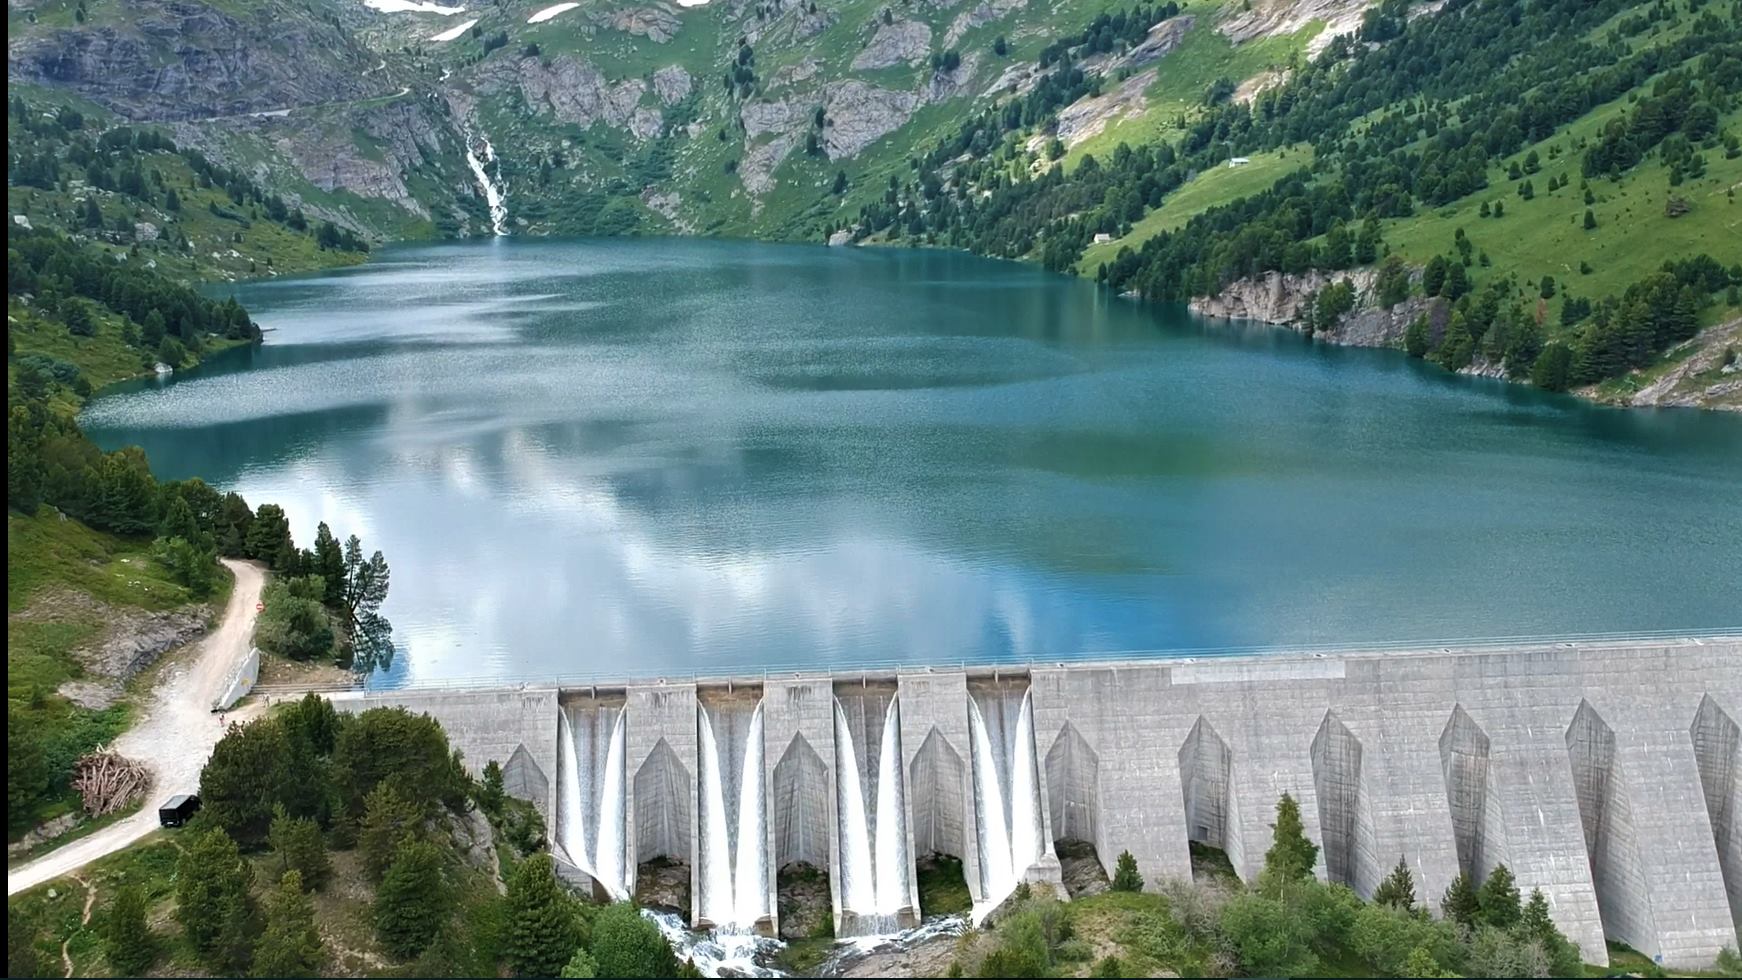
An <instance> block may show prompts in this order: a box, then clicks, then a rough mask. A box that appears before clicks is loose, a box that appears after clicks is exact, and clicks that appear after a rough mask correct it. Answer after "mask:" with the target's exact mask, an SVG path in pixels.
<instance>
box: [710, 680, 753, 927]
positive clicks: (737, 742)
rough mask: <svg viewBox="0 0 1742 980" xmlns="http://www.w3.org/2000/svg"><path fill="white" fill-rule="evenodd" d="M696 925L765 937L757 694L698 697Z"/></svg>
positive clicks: (720, 694) (714, 693) (740, 693)
mask: <svg viewBox="0 0 1742 980" xmlns="http://www.w3.org/2000/svg"><path fill="white" fill-rule="evenodd" d="M697 694H698V702H699V703H698V708H697V711H696V739H697V755H698V756H699V758H698V763H699V766H698V779H697V787H696V789H697V795H698V799H699V806H700V815H701V821H700V828H701V840H700V842H699V844H698V848H697V849H698V851H699V860H700V866H699V868H698V869H697V872H696V874H695V886H696V888H697V896H696V899H697V901H696V908H697V921H696V925H697V926H698V927H703V928H714V929H718V930H720V931H722V932H769V931H772V929H771V928H770V922H769V920H770V919H771V916H772V909H771V908H770V907H769V894H770V890H771V886H770V882H769V880H768V879H769V867H768V860H767V855H768V820H767V814H766V809H765V805H766V799H765V792H766V789H765V786H764V772H763V739H762V699H761V695H760V693H757V694H755V695H746V694H745V693H744V692H736V693H730V692H697Z"/></svg>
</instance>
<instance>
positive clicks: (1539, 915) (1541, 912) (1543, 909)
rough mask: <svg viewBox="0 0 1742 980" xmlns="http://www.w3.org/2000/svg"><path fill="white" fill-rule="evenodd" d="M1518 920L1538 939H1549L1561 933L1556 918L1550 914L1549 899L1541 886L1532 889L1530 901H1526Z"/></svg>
mask: <svg viewBox="0 0 1742 980" xmlns="http://www.w3.org/2000/svg"><path fill="white" fill-rule="evenodd" d="M1518 922H1519V925H1520V926H1521V927H1522V928H1523V929H1524V931H1525V932H1527V933H1529V934H1530V935H1532V936H1534V937H1536V938H1537V939H1542V940H1548V939H1550V938H1552V937H1554V936H1557V935H1559V932H1558V930H1557V929H1556V928H1555V924H1554V919H1553V918H1551V917H1550V916H1549V914H1548V899H1547V898H1546V897H1545V896H1544V895H1543V893H1542V889H1540V888H1532V889H1531V890H1530V901H1529V902H1527V903H1525V906H1524V913H1523V914H1522V915H1521V916H1520V918H1519V920H1518Z"/></svg>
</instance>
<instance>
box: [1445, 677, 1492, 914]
mask: <svg viewBox="0 0 1742 980" xmlns="http://www.w3.org/2000/svg"><path fill="white" fill-rule="evenodd" d="M1488 755H1489V744H1488V733H1487V732H1485V731H1483V730H1482V726H1480V725H1478V724H1476V722H1475V720H1474V719H1472V718H1471V717H1470V716H1469V715H1468V714H1467V713H1465V711H1464V708H1463V706H1462V705H1454V706H1453V707H1452V717H1451V718H1450V719H1449V720H1447V722H1446V727H1445V730H1444V731H1443V732H1441V733H1440V766H1441V768H1442V770H1443V771H1444V773H1445V780H1446V804H1447V807H1448V808H1449V809H1450V810H1451V814H1452V838H1453V841H1454V842H1455V843H1456V845H1457V849H1458V870H1459V871H1460V872H1462V873H1463V875H1464V877H1465V878H1468V879H1469V880H1470V881H1482V880H1483V879H1484V878H1486V877H1487V876H1488V872H1489V871H1490V870H1492V869H1493V867H1494V865H1496V864H1498V863H1501V862H1502V861H1503V860H1504V859H1503V858H1502V856H1501V855H1500V854H1499V853H1498V851H1499V850H1500V846H1499V845H1500V841H1502V840H1504V835H1505V827H1504V825H1503V824H1501V822H1500V813H1499V808H1498V807H1497V806H1496V805H1495V800H1496V797H1495V796H1494V794H1492V793H1491V792H1490V791H1489V782H1490V780H1491V779H1492V778H1493V774H1492V771H1491V770H1490V768H1489V759H1488Z"/></svg>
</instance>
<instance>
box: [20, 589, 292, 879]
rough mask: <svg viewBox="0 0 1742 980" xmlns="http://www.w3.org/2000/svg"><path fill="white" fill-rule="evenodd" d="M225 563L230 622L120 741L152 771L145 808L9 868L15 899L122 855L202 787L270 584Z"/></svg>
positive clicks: (248, 714)
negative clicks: (223, 701)
mask: <svg viewBox="0 0 1742 980" xmlns="http://www.w3.org/2000/svg"><path fill="white" fill-rule="evenodd" d="M224 565H225V567H227V568H229V569H230V571H231V572H232V573H233V574H234V575H235V576H236V587H235V589H234V590H232V591H231V593H230V602H229V604H228V605H227V606H225V607H224V618H223V620H222V621H221V622H220V623H219V624H218V628H217V629H215V630H213V631H212V633H211V635H209V636H207V637H206V638H205V639H204V640H201V641H200V645H199V650H198V652H197V653H196V655H195V656H194V658H193V659H192V660H187V661H184V662H181V663H176V664H172V665H170V666H169V667H168V668H166V669H165V670H164V673H163V676H162V677H161V678H159V680H158V683H157V689H156V690H154V691H152V694H151V703H150V704H149V705H148V706H147V707H146V708H145V716H144V717H143V718H141V719H140V720H139V722H138V723H137V724H135V725H134V726H133V727H132V728H130V729H128V730H127V731H126V732H125V733H123V734H122V735H121V737H120V738H117V739H116V740H115V750H116V751H118V752H120V753H121V754H122V755H124V756H127V757H128V758H130V759H137V760H138V761H139V762H142V763H144V764H145V767H146V768H147V769H149V770H150V771H151V787H150V788H149V789H148V790H147V791H146V792H147V794H148V795H147V796H146V798H145V805H144V806H143V807H141V808H140V810H139V812H138V813H135V814H133V815H132V816H129V817H127V818H126V819H124V820H120V821H118V822H116V823H112V824H110V825H109V826H107V827H104V828H103V829H102V830H99V831H97V832H95V833H93V834H91V835H90V836H88V837H82V838H80V839H78V840H76V841H73V842H72V843H70V844H68V845H66V846H65V847H61V848H57V849H55V850H53V851H50V852H49V853H47V854H45V855H43V856H42V857H40V858H37V859H36V860H34V861H31V862H29V863H27V864H22V865H19V866H18V867H16V868H12V869H10V870H8V871H7V872H6V894H8V895H16V894H18V893H19V892H21V891H23V890H25V889H27V888H31V887H34V886H36V885H40V884H42V883H43V882H45V881H49V880H51V879H53V878H59V877H60V876H62V875H64V874H67V873H68V872H71V871H75V870H77V869H79V868H82V867H84V866H85V865H87V864H89V863H91V862H92V861H95V860H96V859H97V858H100V857H103V856H104V855H107V854H113V853H115V852H116V851H119V850H120V849H121V848H123V847H126V846H127V845H129V844H131V843H133V842H134V841H137V840H139V839H140V838H141V837H144V836H145V835H147V834H149V833H151V832H152V831H153V830H154V829H156V827H157V804H158V803H160V802H161V801H163V800H164V799H166V798H168V797H169V796H171V795H173V794H175V793H192V792H194V791H195V790H196V789H198V788H199V784H200V769H201V768H202V767H204V766H205V764H206V759H208V758H210V757H211V754H212V747H213V746H215V745H217V744H218V739H219V738H220V737H222V736H223V734H224V731H223V727H222V726H221V725H220V724H219V720H218V716H217V715H215V714H213V713H212V710H211V708H212V701H213V700H214V699H216V698H217V696H218V689H219V688H220V687H222V686H223V683H224V679H225V678H226V677H227V676H228V674H229V672H230V669H231V668H232V667H234V666H235V665H236V664H237V663H238V662H240V661H241V660H242V658H243V657H245V656H247V654H248V643H249V640H250V638H251V637H253V635H254V617H255V615H256V609H255V607H256V605H257V604H258V603H259V602H260V589H261V587H262V586H263V585H264V584H265V579H266V573H265V571H264V570H263V569H262V568H261V567H260V566H259V565H256V564H253V563H250V562H240V561H231V560H229V559H224ZM263 710H264V708H263V707H262V706H261V705H260V704H251V705H248V706H247V707H246V708H243V709H242V710H239V711H232V712H230V713H229V715H228V716H227V719H228V720H229V721H231V722H238V721H247V720H249V719H250V718H252V717H254V716H255V715H257V714H259V713H260V712H262V711H263Z"/></svg>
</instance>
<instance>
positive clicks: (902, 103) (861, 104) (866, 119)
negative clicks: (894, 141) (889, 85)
mask: <svg viewBox="0 0 1742 980" xmlns="http://www.w3.org/2000/svg"><path fill="white" fill-rule="evenodd" d="M918 108H919V96H918V95H917V94H915V93H913V92H893V91H890V90H889V89H884V88H878V87H876V86H874V85H867V84H865V83H864V82H861V81H858V80H850V81H846V82H843V83H841V84H840V85H837V86H834V87H833V88H831V89H829V92H828V96H827V98H826V100H825V101H824V103H823V111H824V112H825V113H827V115H828V118H829V120H830V125H829V127H828V128H827V129H825V130H824V131H823V149H824V150H825V151H826V152H827V153H828V155H829V159H831V160H839V159H841V158H842V157H850V156H853V155H854V154H856V153H858V152H859V151H860V150H863V149H864V148H866V147H867V146H870V145H871V144H872V143H875V142H877V140H879V139H881V138H882V137H883V136H885V135H886V134H888V133H891V132H893V131H895V130H896V129H897V128H899V127H900V126H901V125H902V124H903V123H905V122H907V120H908V119H909V118H910V117H912V115H913V113H914V110H916V109H918Z"/></svg>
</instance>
